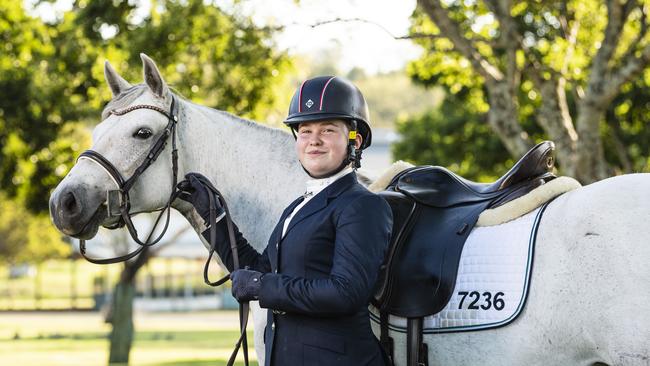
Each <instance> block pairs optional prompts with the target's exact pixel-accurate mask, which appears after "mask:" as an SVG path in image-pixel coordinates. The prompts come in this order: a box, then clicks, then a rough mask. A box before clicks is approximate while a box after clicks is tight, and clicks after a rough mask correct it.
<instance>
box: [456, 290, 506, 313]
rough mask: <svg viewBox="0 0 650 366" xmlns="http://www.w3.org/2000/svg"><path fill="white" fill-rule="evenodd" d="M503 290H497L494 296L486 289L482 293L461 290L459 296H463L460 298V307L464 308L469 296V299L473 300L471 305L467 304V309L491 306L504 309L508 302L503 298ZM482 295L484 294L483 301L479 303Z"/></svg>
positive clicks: (488, 307) (486, 308)
mask: <svg viewBox="0 0 650 366" xmlns="http://www.w3.org/2000/svg"><path fill="white" fill-rule="evenodd" d="M503 295H504V293H503V292H500V291H499V292H497V293H496V294H494V296H492V293H491V292H489V291H485V292H483V293H482V294H481V293H480V292H478V291H472V292H468V291H459V292H458V296H462V297H461V299H460V303H459V304H458V308H459V309H462V308H463V303H464V302H465V298H467V297H469V299H467V301H471V302H470V303H469V305H468V306H467V309H470V310H479V309H483V310H489V309H491V308H494V309H495V310H497V311H501V310H503V308H505V306H506V303H505V301H504V300H503ZM481 296H483V301H482V302H481V303H480V304H477V303H478V302H479V300H480V299H481Z"/></svg>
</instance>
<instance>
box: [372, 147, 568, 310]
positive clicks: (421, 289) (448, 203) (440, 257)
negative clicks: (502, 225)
mask: <svg viewBox="0 0 650 366" xmlns="http://www.w3.org/2000/svg"><path fill="white" fill-rule="evenodd" d="M554 150H555V146H554V144H553V142H551V141H544V142H542V143H539V144H538V145H536V146H535V147H533V148H532V149H531V150H530V151H528V152H527V153H526V154H525V155H524V156H523V157H522V158H521V159H520V160H519V161H518V162H517V163H516V164H515V165H514V166H513V167H512V168H511V169H510V170H509V171H508V172H507V173H506V174H505V175H504V176H502V177H501V178H499V179H498V180H497V181H495V182H493V183H476V182H472V181H470V180H467V179H465V178H463V177H460V176H458V175H457V174H454V173H452V172H451V171H449V170H447V169H445V168H442V167H437V166H421V167H413V168H410V169H406V170H405V171H403V172H401V173H400V174H398V175H397V176H395V177H394V178H393V180H392V181H391V183H390V184H389V185H388V187H387V188H386V190H385V191H382V192H379V195H380V196H381V197H383V198H384V199H385V200H386V201H387V202H388V203H389V205H390V207H391V210H392V212H393V233H392V237H391V241H390V244H389V247H388V251H387V253H386V257H385V259H384V263H383V265H382V270H381V272H380V276H379V278H378V281H377V285H376V287H375V294H374V297H373V300H372V304H373V305H374V306H376V307H377V308H378V309H379V310H380V311H381V312H382V313H383V314H392V315H396V316H401V317H408V318H414V317H423V316H428V315H432V314H435V313H437V312H439V311H440V310H442V309H443V308H444V307H445V306H446V304H447V302H448V301H449V299H450V298H451V296H452V292H453V290H454V286H455V283H456V275H457V272H458V265H459V261H460V256H461V253H462V249H463V245H464V243H465V240H466V239H467V237H468V236H469V234H470V232H471V230H472V228H473V227H474V225H475V224H476V221H477V220H478V216H479V215H480V213H481V212H482V211H483V210H485V209H487V208H494V207H497V206H499V205H502V204H504V203H506V202H509V201H511V200H513V199H515V198H518V197H520V196H522V195H524V194H526V193H528V192H530V191H531V190H533V189H534V188H536V187H538V186H540V185H541V184H544V183H545V182H547V181H549V180H551V179H553V178H555V176H554V175H553V174H552V172H551V171H552V169H553V162H554V156H553V153H554Z"/></svg>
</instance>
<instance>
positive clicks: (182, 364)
mask: <svg viewBox="0 0 650 366" xmlns="http://www.w3.org/2000/svg"><path fill="white" fill-rule="evenodd" d="M227 364H228V360H227V359H220V358H218V359H216V360H176V361H172V362H162V363H160V362H157V363H151V364H146V366H226V365H227ZM249 365H250V366H257V362H256V361H251V362H249ZM235 366H244V361H236V362H235Z"/></svg>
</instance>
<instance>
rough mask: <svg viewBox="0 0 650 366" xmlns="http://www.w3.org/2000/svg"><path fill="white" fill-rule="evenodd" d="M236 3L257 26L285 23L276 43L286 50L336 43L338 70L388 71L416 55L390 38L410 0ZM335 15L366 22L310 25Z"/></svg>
mask: <svg viewBox="0 0 650 366" xmlns="http://www.w3.org/2000/svg"><path fill="white" fill-rule="evenodd" d="M217 3H219V1H217ZM270 4H272V6H269V5H270ZM238 6H239V7H240V8H241V9H242V11H243V12H244V14H247V15H251V16H252V17H253V19H254V21H256V22H257V23H258V24H270V25H283V26H285V30H284V31H283V32H282V33H281V34H279V36H278V38H277V42H278V45H279V46H280V47H281V48H283V49H286V50H288V51H289V53H290V54H310V53H312V54H318V52H319V51H320V50H323V49H328V48H333V47H340V50H341V58H340V59H339V65H338V66H339V68H340V69H341V70H344V71H349V70H350V69H351V68H353V67H360V68H362V69H364V70H365V71H366V72H367V73H376V72H388V71H393V70H396V69H400V68H403V67H404V65H405V64H406V63H407V62H408V61H409V60H412V59H416V58H417V57H418V56H419V55H420V49H419V47H418V46H416V45H414V44H413V43H412V42H411V41H410V40H396V39H395V38H394V37H398V36H404V35H406V34H407V32H408V28H409V25H410V23H409V16H410V15H411V13H413V9H414V8H415V0H399V1H395V0H347V1H344V0H328V1H322V0H321V1H316V0H301V1H300V2H298V3H296V1H294V0H273V1H269V0H244V1H241V2H240V4H239V5H238ZM337 18H342V19H355V18H359V19H363V20H365V21H367V22H364V21H355V22H335V23H328V24H324V25H319V26H317V27H312V26H311V25H314V24H318V23H321V22H325V21H329V20H334V19H337Z"/></svg>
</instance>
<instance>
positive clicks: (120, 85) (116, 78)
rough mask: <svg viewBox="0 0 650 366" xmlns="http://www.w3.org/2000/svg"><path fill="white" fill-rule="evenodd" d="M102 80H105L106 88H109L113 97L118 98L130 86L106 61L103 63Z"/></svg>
mask: <svg viewBox="0 0 650 366" xmlns="http://www.w3.org/2000/svg"><path fill="white" fill-rule="evenodd" d="M104 78H105V79H106V82H107V83H108V86H109V87H110V88H111V93H113V97H116V96H118V95H119V94H120V93H121V92H123V91H124V90H126V89H128V88H130V87H131V86H132V85H131V84H129V82H128V81H126V80H124V78H122V77H121V76H120V75H119V74H118V73H117V71H115V69H114V68H113V66H111V63H110V62H108V60H106V62H104Z"/></svg>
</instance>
